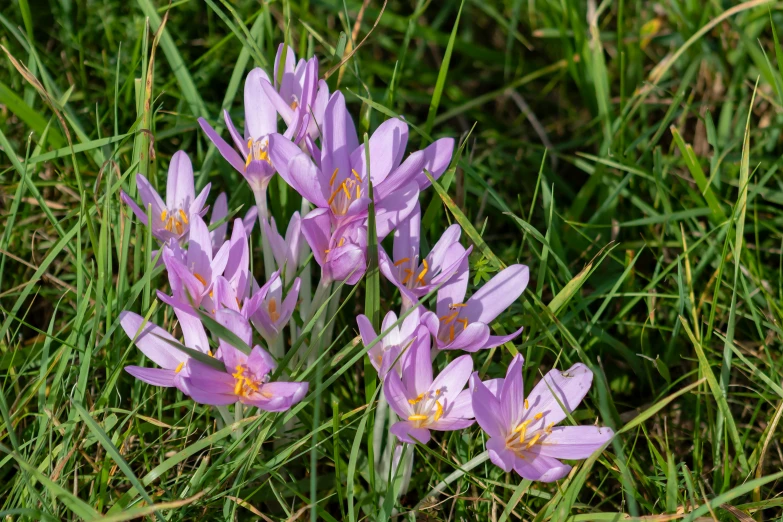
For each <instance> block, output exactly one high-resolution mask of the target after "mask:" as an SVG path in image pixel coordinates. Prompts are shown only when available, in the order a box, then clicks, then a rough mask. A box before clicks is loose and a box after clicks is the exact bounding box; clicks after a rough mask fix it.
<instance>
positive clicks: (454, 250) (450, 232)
mask: <svg viewBox="0 0 783 522" xmlns="http://www.w3.org/2000/svg"><path fill="white" fill-rule="evenodd" d="M460 232H461V229H460V227H459V225H457V224H454V225H451V226H450V227H449V228H447V229H446V231H445V232H444V233H443V235H442V236H441V237H440V239H439V240H438V242H437V243H435V246H433V247H432V250H430V252H429V254H427V255H426V256H422V255H421V251H420V247H419V243H420V239H421V207H420V206H419V204H418V203H417V204H416V209H415V210H414V211H413V213H411V215H410V216H408V218H407V219H405V221H403V222H402V223H400V225H399V226H398V227H397V229H396V230H395V231H394V250H393V256H394V258H393V259H389V255H388V254H387V253H386V252H385V251H384V250H383V249H381V250H380V256H379V259H378V261H379V266H380V270H381V273H382V274H383V275H384V276H385V277H386V279H388V280H389V281H390V282H391V283H392V284H393V285H394V286H396V287H397V288H399V289H400V293H401V294H402V299H403V303H404V305H405V306H406V307H411V306H413V305H415V304H416V303H417V302H418V300H419V299H421V298H422V297H424V296H425V295H427V294H428V293H429V292H431V291H432V290H433V289H435V287H437V286H438V285H439V284H442V283H444V282H446V281H448V280H449V279H450V278H451V277H452V276H453V275H454V274H455V273H456V272H457V269H458V268H459V267H460V265H461V264H462V262H463V261H464V260H465V259H466V258H467V257H468V255H470V252H471V251H472V250H473V247H472V246H471V247H470V248H468V249H465V247H463V246H462V245H460V244H459V236H460Z"/></svg>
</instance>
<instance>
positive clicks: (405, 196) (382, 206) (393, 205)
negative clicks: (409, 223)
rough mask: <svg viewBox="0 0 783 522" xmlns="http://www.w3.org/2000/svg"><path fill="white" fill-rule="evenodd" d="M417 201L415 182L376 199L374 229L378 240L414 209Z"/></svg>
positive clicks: (417, 194) (417, 190)
mask: <svg viewBox="0 0 783 522" xmlns="http://www.w3.org/2000/svg"><path fill="white" fill-rule="evenodd" d="M376 201H378V200H377V199H376ZM418 202H419V189H418V187H417V186H416V184H415V183H412V184H410V185H407V186H405V187H402V188H401V189H399V190H397V191H395V192H394V193H393V194H390V195H389V196H387V197H385V198H384V199H383V200H381V201H378V203H377V204H376V205H375V230H376V232H377V234H378V240H379V241H380V240H382V239H383V238H384V237H386V236H387V235H388V234H389V232H391V231H392V230H394V228H395V227H396V226H397V224H398V223H401V222H402V221H403V220H404V219H405V218H407V217H408V216H409V215H410V214H411V212H413V211H414V210H415V209H416V206H417V205H418Z"/></svg>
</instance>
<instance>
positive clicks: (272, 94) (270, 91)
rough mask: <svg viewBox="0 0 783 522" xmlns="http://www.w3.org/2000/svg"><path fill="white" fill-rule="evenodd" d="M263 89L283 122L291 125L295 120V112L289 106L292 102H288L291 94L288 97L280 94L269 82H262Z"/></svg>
mask: <svg viewBox="0 0 783 522" xmlns="http://www.w3.org/2000/svg"><path fill="white" fill-rule="evenodd" d="M261 89H263V91H264V94H265V95H266V97H267V98H268V99H269V102H270V103H271V104H272V106H273V107H274V108H275V110H276V111H277V113H278V114H280V117H281V118H283V121H284V122H286V124H290V123H291V122H292V121H293V119H294V110H293V109H292V108H291V106H290V105H289V103H290V101H289V102H287V101H286V100H290V93H289V94H288V95H283V93H282V92H281V93H278V92H277V91H276V90H275V88H274V87H273V86H272V84H271V83H269V82H268V81H262V82H261Z"/></svg>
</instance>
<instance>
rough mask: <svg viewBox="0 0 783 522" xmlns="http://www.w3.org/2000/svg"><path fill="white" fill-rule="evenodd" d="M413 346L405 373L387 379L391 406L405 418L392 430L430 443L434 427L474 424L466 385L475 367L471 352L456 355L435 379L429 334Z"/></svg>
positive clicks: (405, 438)
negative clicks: (424, 339)
mask: <svg viewBox="0 0 783 522" xmlns="http://www.w3.org/2000/svg"><path fill="white" fill-rule="evenodd" d="M409 350H410V355H409V356H408V357H407V358H406V359H405V361H404V364H403V367H402V377H400V376H399V375H397V372H389V373H387V374H386V379H385V380H384V382H383V393H384V396H385V397H386V400H387V401H388V403H389V406H390V407H391V408H392V410H394V412H395V413H396V414H397V415H399V416H400V418H401V419H402V420H401V421H399V422H396V423H395V424H393V425H392V427H391V432H392V433H393V434H394V435H395V436H396V437H397V438H398V439H400V440H401V441H402V442H407V443H409V444H415V443H416V442H420V443H422V444H426V443H427V442H428V441H429V440H430V430H436V431H452V430H460V429H463V428H467V427H468V426H470V425H471V424H473V406H472V404H471V400H470V390H464V389H463V388H465V384H467V382H468V378H469V377H470V374H471V372H472V371H473V361H472V359H471V358H470V355H463V356H461V357H457V358H456V359H454V360H453V361H452V362H451V363H449V365H448V366H446V368H444V369H443V371H442V372H440V374H439V375H438V377H437V378H435V379H434V380H433V378H432V358H431V352H430V340H429V336H426V342H420V343H413V345H412V346H411V347H410V348H409Z"/></svg>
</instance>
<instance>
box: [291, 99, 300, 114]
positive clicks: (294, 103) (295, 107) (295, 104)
mask: <svg viewBox="0 0 783 522" xmlns="http://www.w3.org/2000/svg"><path fill="white" fill-rule="evenodd" d="M297 107H299V102H297V101H296V100H294V101H292V102H291V110H294V111H295V110H296V109H297Z"/></svg>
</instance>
